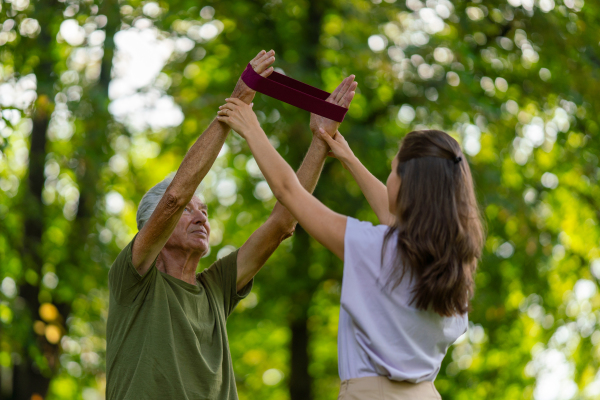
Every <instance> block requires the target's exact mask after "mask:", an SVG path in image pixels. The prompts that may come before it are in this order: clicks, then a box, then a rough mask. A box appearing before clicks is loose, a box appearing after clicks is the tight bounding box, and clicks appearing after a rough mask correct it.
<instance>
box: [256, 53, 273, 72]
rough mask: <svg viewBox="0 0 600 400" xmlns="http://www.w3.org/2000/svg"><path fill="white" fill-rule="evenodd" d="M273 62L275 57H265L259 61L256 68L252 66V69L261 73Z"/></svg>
mask: <svg viewBox="0 0 600 400" xmlns="http://www.w3.org/2000/svg"><path fill="white" fill-rule="evenodd" d="M274 62H275V57H274V56H272V57H269V58H266V59H265V60H264V61H262V62H261V63H259V64H258V65H257V66H256V68H254V71H255V72H256V73H257V74H261V73H263V72H264V71H265V70H266V69H267V68H269V66H271V64H273V63H274Z"/></svg>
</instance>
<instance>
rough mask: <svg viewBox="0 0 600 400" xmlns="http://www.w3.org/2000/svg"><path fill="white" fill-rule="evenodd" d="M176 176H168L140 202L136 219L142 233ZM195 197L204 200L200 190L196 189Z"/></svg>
mask: <svg viewBox="0 0 600 400" xmlns="http://www.w3.org/2000/svg"><path fill="white" fill-rule="evenodd" d="M174 176H175V174H171V175H169V176H167V177H166V178H165V179H163V180H162V181H160V182H158V183H157V184H156V185H154V186H153V187H152V188H151V189H150V190H148V191H147V192H146V194H145V195H144V197H142V200H141V201H140V205H139V206H138V210H137V214H136V217H135V220H136V222H137V227H138V230H140V231H141V230H142V228H143V226H144V225H145V224H146V222H148V220H149V219H150V216H151V215H152V213H153V212H154V210H155V209H156V206H157V205H158V203H159V202H160V199H162V197H163V196H164V194H165V192H166V191H167V188H168V187H169V185H170V184H171V182H172V181H173V177H174ZM194 196H198V197H199V198H200V199H201V200H202V197H201V195H200V192H199V190H198V189H196V192H195V193H194Z"/></svg>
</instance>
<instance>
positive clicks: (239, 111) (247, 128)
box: [217, 98, 262, 140]
mask: <svg viewBox="0 0 600 400" xmlns="http://www.w3.org/2000/svg"><path fill="white" fill-rule="evenodd" d="M225 101H227V103H225V104H223V105H222V106H220V107H219V112H218V113H217V114H218V115H217V119H218V120H219V121H221V122H225V123H226V124H227V125H229V126H230V127H231V129H233V130H234V131H236V132H237V133H239V134H240V136H241V137H243V138H244V139H246V140H248V137H247V135H248V134H251V133H253V132H257V131H262V129H261V127H260V123H259V122H258V119H257V118H256V114H255V113H254V111H253V110H252V107H253V106H254V103H252V104H250V105H248V104H246V103H244V102H243V101H241V100H240V99H233V98H230V99H225Z"/></svg>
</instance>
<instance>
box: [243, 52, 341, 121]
mask: <svg viewBox="0 0 600 400" xmlns="http://www.w3.org/2000/svg"><path fill="white" fill-rule="evenodd" d="M242 80H243V81H244V82H245V83H246V85H248V87H250V88H251V89H253V90H256V91H257V92H260V93H262V94H266V95H267V96H270V97H272V98H274V99H277V100H280V101H283V102H285V103H288V104H291V105H293V106H295V107H298V108H301V109H303V110H306V111H309V112H311V113H314V114H317V115H320V116H322V117H325V118H329V119H332V120H334V121H337V122H342V121H343V120H344V116H345V115H346V111H348V109H347V108H344V107H341V106H338V105H336V104H333V103H328V102H326V101H325V100H326V99H327V98H328V97H329V95H330V94H331V93H327V92H326V91H324V90H321V89H317V88H316V87H312V86H310V85H307V84H306V83H302V82H300V81H297V80H295V79H292V78H289V77H287V76H285V75H283V74H280V73H277V72H275V71H273V72H272V73H271V75H269V76H268V77H267V78H263V77H262V76H260V75H259V74H257V73H256V72H255V71H254V69H253V68H252V65H250V64H248V66H247V67H246V69H245V70H244V73H243V74H242Z"/></svg>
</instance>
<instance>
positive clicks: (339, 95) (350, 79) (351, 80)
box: [333, 75, 354, 103]
mask: <svg viewBox="0 0 600 400" xmlns="http://www.w3.org/2000/svg"><path fill="white" fill-rule="evenodd" d="M353 84H354V75H350V76H349V77H348V78H347V79H346V82H344V86H342V88H341V89H340V91H339V92H338V93H337V95H336V97H335V98H334V99H333V101H334V103H339V102H340V100H341V99H342V98H343V97H344V95H345V94H346V93H347V92H348V90H349V89H350V87H351V86H352V85H353Z"/></svg>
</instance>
